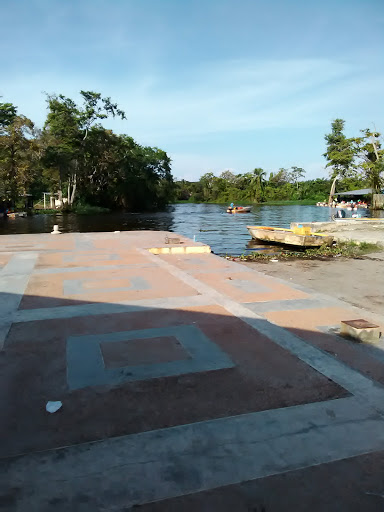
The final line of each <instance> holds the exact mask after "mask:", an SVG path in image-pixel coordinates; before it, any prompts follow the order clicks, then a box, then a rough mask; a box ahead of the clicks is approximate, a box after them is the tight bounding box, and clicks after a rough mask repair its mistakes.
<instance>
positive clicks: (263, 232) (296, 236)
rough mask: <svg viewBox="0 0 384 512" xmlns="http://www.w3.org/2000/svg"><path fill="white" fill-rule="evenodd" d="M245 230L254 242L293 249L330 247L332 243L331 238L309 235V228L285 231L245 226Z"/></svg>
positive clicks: (317, 234)
mask: <svg viewBox="0 0 384 512" xmlns="http://www.w3.org/2000/svg"><path fill="white" fill-rule="evenodd" d="M247 229H248V231H249V233H250V234H251V236H252V238H254V239H255V240H261V241H262V242H268V243H275V244H282V245H292V246H295V247H320V246H321V245H331V244H332V242H333V236H330V235H323V234H321V233H311V230H310V228H303V227H301V228H295V229H285V228H273V227H269V226H247Z"/></svg>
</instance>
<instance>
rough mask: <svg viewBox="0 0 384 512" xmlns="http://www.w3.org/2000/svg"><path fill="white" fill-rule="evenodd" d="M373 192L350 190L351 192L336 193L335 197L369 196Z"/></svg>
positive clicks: (367, 189) (368, 190)
mask: <svg viewBox="0 0 384 512" xmlns="http://www.w3.org/2000/svg"><path fill="white" fill-rule="evenodd" d="M372 192H373V190H372V189H371V188H361V189H360V190H350V191H349V192H336V193H335V196H368V195H369V194H372Z"/></svg>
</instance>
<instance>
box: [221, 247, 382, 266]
mask: <svg viewBox="0 0 384 512" xmlns="http://www.w3.org/2000/svg"><path fill="white" fill-rule="evenodd" d="M383 250H384V248H383V247H382V246H381V245H379V244H373V243H367V242H361V243H356V242H337V243H336V244H334V245H332V246H331V247H329V246H326V245H322V246H321V247H317V248H312V249H301V250H299V249H297V250H295V251H282V252H280V253H279V254H276V253H274V254H265V253H262V252H259V251H254V252H251V253H249V254H242V255H241V256H239V257H237V258H236V257H229V259H232V260H239V261H259V262H266V263H267V262H269V261H271V260H273V259H279V260H299V259H301V260H331V259H334V258H340V257H343V258H354V259H359V258H362V257H363V256H364V255H365V254H369V253H374V252H380V251H383Z"/></svg>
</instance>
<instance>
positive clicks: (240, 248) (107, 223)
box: [0, 203, 383, 255]
mask: <svg viewBox="0 0 384 512" xmlns="http://www.w3.org/2000/svg"><path fill="white" fill-rule="evenodd" d="M226 209H227V206H226V205H219V204H189V203H187V204H177V205H172V206H169V207H168V208H167V209H166V210H165V211H162V212H150V213H148V212H147V213H122V212H118V213H116V212H115V213H109V214H97V215H75V214H60V213H58V214H55V215H34V216H33V217H27V218H16V219H6V220H2V219H1V220H0V234H15V233H50V232H51V231H52V226H53V225H54V224H58V225H59V229H60V231H62V232H64V233H65V232H67V233H68V232H83V233H84V232H90V231H115V230H119V231H125V230H128V231H129V230H143V229H149V230H163V231H173V232H175V233H179V234H181V235H184V236H187V237H189V238H192V239H193V238H194V237H195V239H196V240H197V241H199V242H203V243H206V244H208V245H210V246H211V248H212V250H213V251H214V252H215V253H216V254H231V255H239V254H242V253H246V252H248V251H250V250H262V251H270V250H271V249H270V248H269V247H266V246H260V245H258V246H256V245H255V244H254V243H252V242H250V241H251V236H250V235H249V233H248V231H247V228H246V226H249V225H251V226H252V225H253V226H257V225H263V226H277V227H283V228H284V227H289V225H290V223H291V222H310V221H328V220H330V218H331V215H332V214H333V213H334V210H332V209H331V208H324V207H318V206H304V205H281V206H277V205H260V206H253V207H252V212H251V213H247V214H235V215H230V214H228V213H226ZM348 213H349V215H350V212H348ZM359 213H361V214H362V215H367V216H370V212H369V211H367V210H359ZM376 213H377V212H376ZM381 213H383V212H381ZM274 250H275V249H274Z"/></svg>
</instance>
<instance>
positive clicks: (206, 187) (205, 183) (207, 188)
mask: <svg viewBox="0 0 384 512" xmlns="http://www.w3.org/2000/svg"><path fill="white" fill-rule="evenodd" d="M216 179H217V178H216V176H215V175H214V174H213V173H212V172H206V173H205V174H203V175H202V176H201V178H200V183H201V185H202V188H203V196H204V199H206V200H209V199H210V195H211V192H212V187H213V184H214V181H215V180H216Z"/></svg>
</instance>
